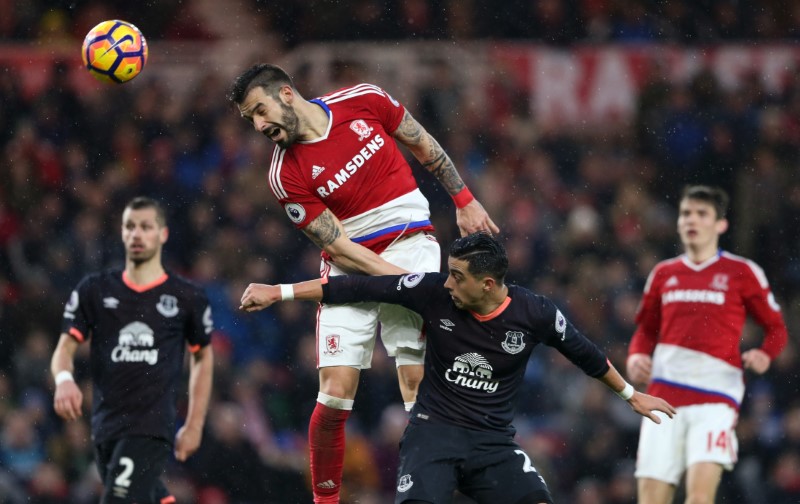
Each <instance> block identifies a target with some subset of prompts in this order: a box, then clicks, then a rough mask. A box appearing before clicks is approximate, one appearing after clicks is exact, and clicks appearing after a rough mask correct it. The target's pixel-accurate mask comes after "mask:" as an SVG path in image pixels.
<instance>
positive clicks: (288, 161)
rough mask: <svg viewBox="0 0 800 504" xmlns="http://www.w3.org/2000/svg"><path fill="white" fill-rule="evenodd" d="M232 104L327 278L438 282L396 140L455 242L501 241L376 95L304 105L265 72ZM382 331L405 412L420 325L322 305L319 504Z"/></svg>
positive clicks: (336, 485) (406, 120)
mask: <svg viewBox="0 0 800 504" xmlns="http://www.w3.org/2000/svg"><path fill="white" fill-rule="evenodd" d="M230 99H231V101H232V102H233V103H235V104H236V105H237V107H238V108H239V111H240V113H241V115H242V117H244V118H245V119H246V120H248V121H250V122H251V123H252V124H253V126H254V127H255V128H256V130H257V131H259V132H260V133H262V134H263V135H265V136H266V137H267V138H269V139H270V140H271V141H272V142H274V143H275V144H276V147H275V150H274V151H273V154H272V159H271V160H270V167H269V175H268V177H269V184H270V188H271V190H272V192H273V193H274V195H275V197H276V198H277V199H278V201H279V203H280V204H281V205H282V206H283V209H284V211H285V212H286V214H287V216H288V217H289V219H290V220H291V221H292V223H293V224H294V225H295V227H297V228H298V229H300V230H301V231H302V232H303V233H305V234H306V235H307V236H308V237H309V238H310V239H311V240H312V241H313V242H314V243H315V244H317V245H318V246H319V247H320V248H321V249H322V250H323V260H322V264H321V267H320V269H321V274H322V275H323V276H337V275H342V274H345V273H355V272H357V273H366V274H370V275H374V274H384V275H385V274H399V273H404V272H407V271H439V269H440V266H441V264H440V262H441V252H440V250H439V245H438V243H437V242H436V240H435V238H434V237H433V235H432V234H431V232H432V231H433V225H432V224H431V221H430V210H429V208H428V201H427V199H426V198H425V197H424V196H423V194H422V192H420V190H419V188H418V186H417V183H416V180H415V179H414V176H413V174H412V171H411V168H410V166H409V165H408V163H407V162H406V160H405V158H404V157H403V155H402V153H401V152H400V149H399V148H398V146H397V144H396V143H395V140H397V141H398V142H400V143H401V144H403V145H405V146H406V147H407V148H408V149H409V150H410V151H411V153H412V154H413V155H414V157H415V158H416V159H417V160H418V161H419V162H420V163H421V164H422V165H423V166H424V167H425V168H426V169H427V170H428V171H430V172H431V173H432V174H433V175H434V176H435V177H436V178H437V180H438V181H439V182H440V183H441V184H442V186H443V187H444V188H445V189H446V190H447V191H448V193H449V194H450V195H451V196H452V197H453V200H454V202H455V204H456V208H457V210H456V222H457V223H458V226H459V229H460V231H461V233H462V234H468V233H471V232H474V231H487V232H495V233H497V232H499V230H498V228H497V226H495V225H494V223H493V222H492V221H491V219H490V218H489V216H488V215H487V214H486V211H485V210H484V209H483V207H482V206H481V205H480V203H478V201H477V200H475V199H474V198H473V196H472V194H471V193H470V191H469V189H467V188H466V186H465V185H464V182H463V181H462V180H461V177H460V176H459V174H458V172H457V171H456V169H455V166H454V165H453V163H452V161H451V160H450V158H449V157H448V156H447V154H446V153H445V152H444V150H443V149H442V147H441V146H440V145H439V143H438V142H437V141H436V140H435V139H434V138H433V137H432V136H431V135H430V134H428V133H427V132H426V131H425V129H424V128H423V127H422V126H421V125H420V124H419V123H418V122H417V121H416V120H415V119H414V118H413V117H412V116H411V114H410V113H409V112H408V111H407V110H406V109H405V108H404V107H403V106H402V105H401V104H400V103H399V102H398V101H397V100H395V99H394V98H392V97H391V96H390V95H389V94H388V93H386V92H385V91H384V90H383V89H381V88H379V87H377V86H375V85H372V84H366V83H365V84H359V85H356V86H352V87H348V88H344V89H340V90H338V91H335V92H332V93H329V94H327V95H325V96H322V97H320V98H317V99H313V100H305V99H303V97H302V96H300V94H299V93H298V91H297V89H296V88H295V86H294V83H293V82H292V80H291V78H290V77H289V76H288V75H287V74H286V72H284V71H283V70H282V69H280V68H278V67H276V66H274V65H268V64H261V65H255V66H253V67H251V68H249V69H247V70H246V71H245V72H244V73H242V74H241V75H240V76H239V77H238V78H237V79H236V80H235V82H234V84H233V86H232V89H231V93H230ZM286 296H287V298H290V297H291V293H290V292H287V293H286ZM379 324H380V334H381V340H382V341H383V344H384V347H385V348H386V350H387V352H388V354H389V355H390V356H392V357H394V358H395V363H396V365H397V372H398V378H399V383H400V391H401V393H402V396H403V401H404V402H405V404H406V409H409V410H410V408H411V406H412V405H413V403H414V401H415V398H416V393H417V387H418V386H419V382H420V380H421V379H422V374H423V369H422V362H423V358H424V349H425V343H424V341H423V339H422V319H421V318H420V316H419V315H417V314H416V313H414V312H412V311H410V310H407V309H405V308H403V307H399V306H395V305H386V304H380V303H357V304H349V305H341V306H330V305H326V304H321V305H320V309H319V312H318V316H317V366H318V367H319V375H320V390H319V395H318V396H317V405H316V407H315V409H314V412H313V414H312V416H311V421H310V423H309V446H310V463H311V479H312V487H313V491H314V501H315V502H339V489H340V486H341V480H342V464H343V461H344V432H345V431H344V426H345V421H346V419H347V417H348V416H349V413H350V410H351V409H352V407H353V402H354V399H355V394H356V388H357V386H358V378H359V373H360V370H361V369H368V368H369V367H370V365H371V361H372V351H373V348H374V345H375V335H376V333H377V331H378V327H379Z"/></svg>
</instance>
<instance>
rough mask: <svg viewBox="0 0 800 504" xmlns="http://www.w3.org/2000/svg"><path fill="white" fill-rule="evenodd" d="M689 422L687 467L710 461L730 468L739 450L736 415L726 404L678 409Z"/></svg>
mask: <svg viewBox="0 0 800 504" xmlns="http://www.w3.org/2000/svg"><path fill="white" fill-rule="evenodd" d="M681 409H682V410H685V411H683V412H682V413H688V415H686V416H687V417H688V418H689V419H690V425H689V433H688V437H687V439H688V440H687V448H686V449H687V464H688V465H689V466H690V467H691V466H692V465H694V464H697V463H699V462H713V463H716V464H719V465H721V466H722V467H723V468H725V469H727V470H731V469H733V466H734V464H735V463H736V458H737V453H738V451H739V442H738V439H737V438H736V431H735V428H736V419H737V413H736V410H734V409H733V408H732V407H730V406H728V405H727V404H723V403H717V404H699V405H696V406H686V407H684V408H681Z"/></svg>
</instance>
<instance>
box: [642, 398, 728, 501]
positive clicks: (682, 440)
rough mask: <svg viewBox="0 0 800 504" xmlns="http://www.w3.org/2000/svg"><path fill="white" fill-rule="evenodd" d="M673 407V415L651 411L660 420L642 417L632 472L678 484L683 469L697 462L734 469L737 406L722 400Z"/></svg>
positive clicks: (643, 476)
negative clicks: (654, 420) (734, 407)
mask: <svg viewBox="0 0 800 504" xmlns="http://www.w3.org/2000/svg"><path fill="white" fill-rule="evenodd" d="M676 409H677V411H678V413H677V414H676V415H675V416H674V417H673V418H672V419H670V418H669V417H667V416H666V415H664V414H663V413H660V412H658V411H656V412H654V413H655V414H656V415H658V416H659V417H660V418H661V423H660V424H656V423H654V422H652V421H650V420H649V419H647V418H643V419H642V427H641V430H640V432H639V450H638V453H637V455H636V473H635V476H636V477H637V478H652V479H656V480H659V481H665V482H667V483H671V484H673V485H678V483H679V482H680V480H681V477H682V475H683V473H684V471H686V469H687V468H688V467H689V466H691V465H693V464H696V463H698V462H716V463H717V464H720V465H721V466H722V467H724V468H725V469H726V470H728V471H730V470H731V469H733V465H734V464H735V463H736V457H737V453H738V449H739V442H738V440H737V438H736V432H735V428H736V422H737V419H738V414H737V412H736V410H734V409H733V408H732V407H731V406H729V405H727V404H723V403H713V404H697V405H691V406H681V407H678V408H676Z"/></svg>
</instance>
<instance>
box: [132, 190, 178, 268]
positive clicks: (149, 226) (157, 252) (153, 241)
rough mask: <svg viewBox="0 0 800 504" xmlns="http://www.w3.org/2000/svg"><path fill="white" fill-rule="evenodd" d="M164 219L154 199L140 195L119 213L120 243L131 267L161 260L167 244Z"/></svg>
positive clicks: (167, 232)
mask: <svg viewBox="0 0 800 504" xmlns="http://www.w3.org/2000/svg"><path fill="white" fill-rule="evenodd" d="M168 236H169V230H168V229H167V216H166V212H165V211H164V207H162V206H161V204H160V203H159V202H157V201H156V200H154V199H151V198H147V197H144V196H139V197H136V198H134V199H132V200H131V201H130V202H129V203H128V204H127V205H125V210H124V211H123V212H122V242H123V243H124V244H125V257H126V258H127V260H129V261H131V262H133V263H134V264H136V265H138V264H142V263H145V262H147V261H151V260H154V259H155V260H158V261H160V260H161V247H162V246H163V245H164V243H165V242H166V241H167V237H168Z"/></svg>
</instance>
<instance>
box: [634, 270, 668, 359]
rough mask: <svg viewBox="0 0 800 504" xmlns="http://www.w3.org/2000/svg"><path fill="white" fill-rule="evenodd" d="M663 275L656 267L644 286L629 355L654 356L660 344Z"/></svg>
mask: <svg viewBox="0 0 800 504" xmlns="http://www.w3.org/2000/svg"><path fill="white" fill-rule="evenodd" d="M661 276H662V275H661V274H660V273H659V267H658V266H656V267H655V268H654V269H653V271H651V272H650V276H649V277H648V278H647V283H646V284H645V286H644V293H643V294H642V300H641V302H640V303H639V309H638V310H637V312H636V331H635V332H634V333H633V338H631V343H630V346H629V347H628V355H633V354H637V353H642V354H647V355H652V353H653V351H654V350H655V349H656V343H658V333H659V329H660V327H661V294H660V290H661V288H660V286H661Z"/></svg>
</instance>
